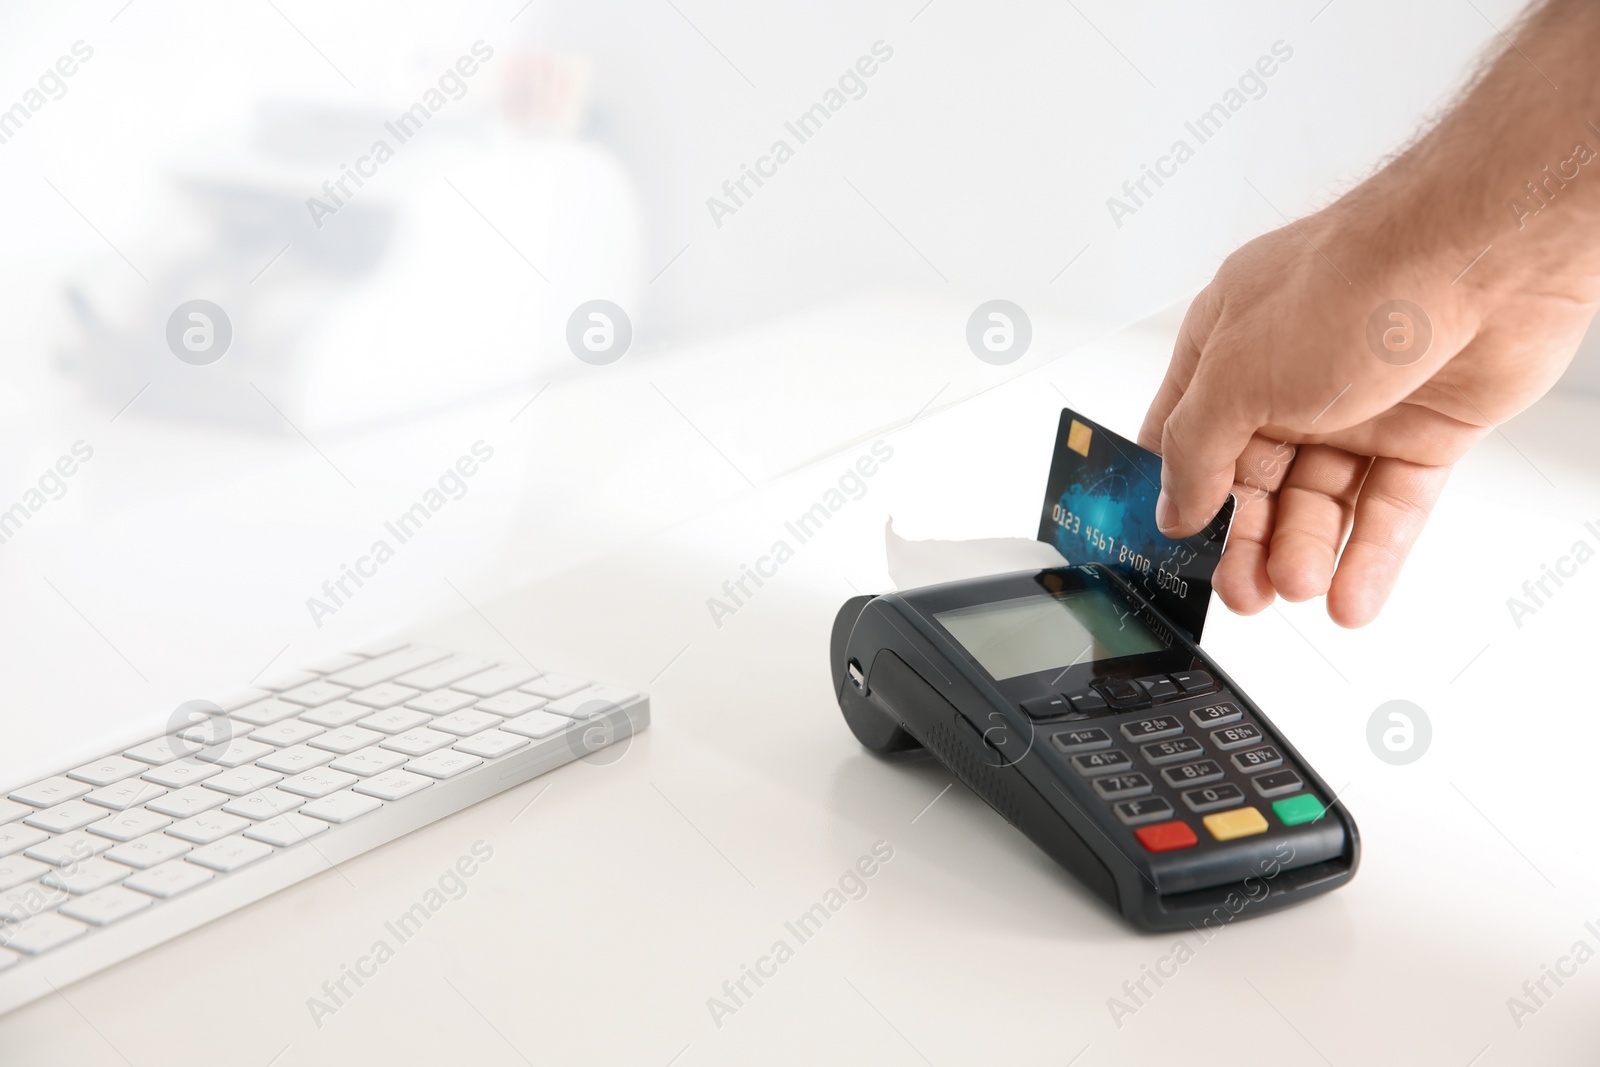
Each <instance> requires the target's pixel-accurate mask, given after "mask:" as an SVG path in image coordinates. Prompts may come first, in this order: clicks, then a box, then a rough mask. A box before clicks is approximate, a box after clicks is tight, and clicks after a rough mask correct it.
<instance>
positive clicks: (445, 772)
mask: <svg viewBox="0 0 1600 1067" xmlns="http://www.w3.org/2000/svg"><path fill="white" fill-rule="evenodd" d="M481 763H483V760H481V759H478V758H477V757H476V756H469V755H467V754H466V753H464V752H452V751H448V750H446V751H443V752H430V753H428V755H426V756H418V757H417V758H416V759H414V760H412V761H411V762H410V763H408V764H406V770H408V771H413V772H415V773H417V774H426V775H427V776H428V777H429V778H454V777H455V776H456V775H458V774H460V773H461V772H462V771H467V770H471V769H472V768H473V767H476V766H478V765H480V764H481Z"/></svg>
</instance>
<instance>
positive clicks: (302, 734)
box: [250, 719, 322, 748]
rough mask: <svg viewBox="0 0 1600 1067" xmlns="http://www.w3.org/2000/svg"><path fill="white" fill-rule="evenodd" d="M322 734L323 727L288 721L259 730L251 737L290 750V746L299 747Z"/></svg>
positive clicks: (298, 720) (300, 721)
mask: <svg viewBox="0 0 1600 1067" xmlns="http://www.w3.org/2000/svg"><path fill="white" fill-rule="evenodd" d="M320 733H322V727H320V726H317V725H315V724H314V723H309V722H306V721H305V720H304V719H287V720H285V721H283V722H280V723H275V724H274V725H272V726H268V727H265V728H264V729H260V730H257V731H256V732H255V733H253V734H251V735H250V736H251V737H252V738H254V739H255V740H257V741H263V742H265V743H267V744H269V745H277V746H278V747H279V748H288V747H289V746H290V745H298V744H300V743H301V742H302V741H305V740H307V739H309V738H312V737H316V736H317V735H318V734H320Z"/></svg>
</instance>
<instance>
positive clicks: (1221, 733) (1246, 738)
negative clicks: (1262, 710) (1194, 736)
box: [1211, 722, 1262, 752]
mask: <svg viewBox="0 0 1600 1067" xmlns="http://www.w3.org/2000/svg"><path fill="white" fill-rule="evenodd" d="M1261 739H1262V738H1261V731H1260V730H1259V729H1257V728H1256V726H1255V724H1254V723H1248V722H1242V723H1240V724H1239V725H1238V726H1229V727H1228V728H1227V729H1224V730H1213V731H1212V732H1211V743H1212V744H1213V745H1216V746H1217V747H1218V748H1220V749H1222V751H1224V752H1226V751H1228V750H1229V749H1233V748H1241V747H1243V746H1245V745H1253V744H1256V743H1257V742H1259V741H1261Z"/></svg>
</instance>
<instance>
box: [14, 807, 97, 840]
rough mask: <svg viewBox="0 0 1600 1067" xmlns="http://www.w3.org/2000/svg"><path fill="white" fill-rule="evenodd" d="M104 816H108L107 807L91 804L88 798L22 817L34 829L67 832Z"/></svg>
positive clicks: (81, 827)
mask: <svg viewBox="0 0 1600 1067" xmlns="http://www.w3.org/2000/svg"><path fill="white" fill-rule="evenodd" d="M104 817H106V809H104V808H101V806H98V805H91V803H88V801H86V800H69V801H67V803H64V805H56V806H54V808H45V809H43V811H35V813H34V814H30V816H27V817H26V819H22V822H26V824H27V825H30V827H34V829H38V830H50V832H51V833H66V832H67V830H82V829H83V827H86V825H88V824H90V822H94V821H96V819H104Z"/></svg>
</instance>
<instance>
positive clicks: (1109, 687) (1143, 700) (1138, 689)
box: [1095, 678, 1150, 740]
mask: <svg viewBox="0 0 1600 1067" xmlns="http://www.w3.org/2000/svg"><path fill="white" fill-rule="evenodd" d="M1095 688H1097V689H1099V690H1100V692H1101V694H1102V695H1103V696H1104V697H1105V698H1106V700H1107V701H1108V702H1109V703H1110V704H1111V706H1112V707H1114V708H1145V707H1149V706H1150V698H1149V697H1148V696H1146V695H1145V691H1144V688H1143V687H1142V686H1139V685H1136V684H1134V683H1133V682H1132V681H1131V680H1129V679H1127V678H1113V679H1112V680H1111V681H1109V682H1101V683H1099V684H1098V685H1096V686H1095ZM1147 740H1148V739H1147Z"/></svg>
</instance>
